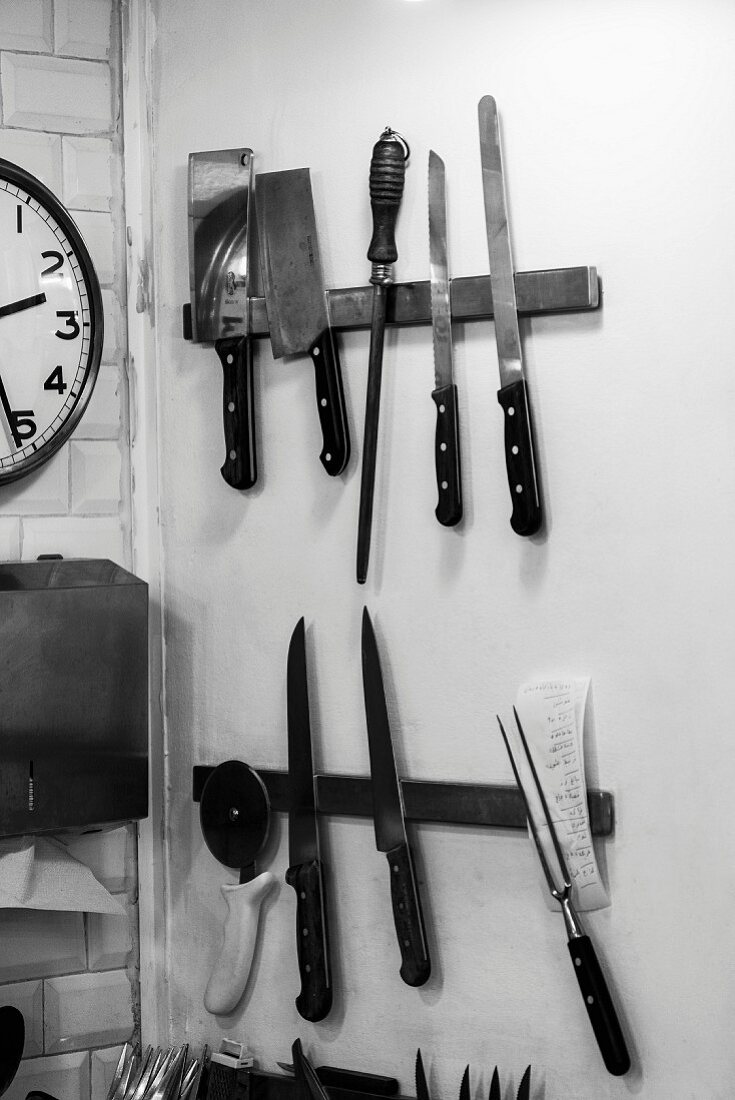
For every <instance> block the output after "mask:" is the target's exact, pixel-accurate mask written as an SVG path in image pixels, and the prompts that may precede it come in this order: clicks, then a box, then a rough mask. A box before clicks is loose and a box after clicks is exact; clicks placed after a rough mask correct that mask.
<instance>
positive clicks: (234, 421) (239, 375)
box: [214, 336, 258, 489]
mask: <svg viewBox="0 0 735 1100" xmlns="http://www.w3.org/2000/svg"><path fill="white" fill-rule="evenodd" d="M214 346H215V350H216V352H217V354H218V355H219V358H220V362H221V363H222V371H223V373H224V384H223V390H222V416H223V419H224V428H225V461H224V464H223V466H222V471H221V472H222V477H223V478H224V479H225V481H226V482H227V484H228V485H231V486H232V488H233V489H251V488H252V487H253V485H255V482H256V480H257V478H258V464H257V460H256V455H255V410H254V400H253V341H252V340H251V339H249V338H248V337H247V336H235V337H228V338H227V339H223V340H217V341H215V345H214Z"/></svg>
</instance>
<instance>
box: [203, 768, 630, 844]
mask: <svg viewBox="0 0 735 1100" xmlns="http://www.w3.org/2000/svg"><path fill="white" fill-rule="evenodd" d="M213 770H214V766H213V765H208V764H195V765H194V768H193V777H192V779H193V784H192V785H193V799H194V801H195V802H199V801H200V799H201V794H202V790H203V788H204V784H205V783H206V781H207V778H208V776H209V774H210V772H212V771H213ZM254 771H256V772H257V774H258V775H259V776H260V778H261V779H262V780H263V783H264V785H265V789H266V791H267V792H268V798H269V800H270V807H271V810H276V811H278V812H281V813H288V811H289V809H290V800H289V790H288V772H283V771H271V770H269V769H261V768H254ZM401 789H402V791H403V802H404V808H405V814H406V820H407V821H414V822H415V821H426V822H433V823H435V824H444V825H475V826H477V825H479V826H486V827H490V828H495V829H525V828H526V810H525V807H524V805H523V798H522V797H521V793H520V791H519V790H518V788H517V787H515V786H504V785H495V784H481V783H444V782H438V781H434V780H416V779H402V780H401ZM314 796H315V802H316V810H317V813H319V814H323V815H329V816H334V817H340V816H343V817H372V816H373V799H372V787H371V782H370V779H368V778H365V777H363V776H358V775H322V774H316V775H315V776H314ZM587 807H588V810H589V819H590V828H591V830H592V835H593V836H599V837H606V836H611V835H612V833H613V831H614V828H615V807H614V800H613V796H612V794H611V793H610V792H609V791H600V790H595V789H589V790H588V791H587Z"/></svg>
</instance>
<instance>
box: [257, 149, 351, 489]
mask: <svg viewBox="0 0 735 1100" xmlns="http://www.w3.org/2000/svg"><path fill="white" fill-rule="evenodd" d="M255 202H256V214H257V219H258V240H259V242H260V252H261V268H262V272H263V281H264V283H265V306H266V311H267V313H268V327H269V329H270V337H271V347H272V349H273V355H274V357H275V358H276V359H280V358H282V357H283V356H284V355H298V354H301V353H303V352H308V353H309V355H310V356H311V359H312V362H313V364H314V377H315V382H316V399H317V410H318V413H319V423H320V425H321V429H322V444H323V445H322V452H321V454H320V456H319V459H320V461H321V463H322V465H323V467H324V469H325V470H326V471H327V473H328V474H330V475H331V476H332V477H336V475H337V474H341V473H342V471H343V470H344V468H345V466H346V465H347V462H348V460H349V457H350V437H349V431H348V427H347V414H346V410H345V399H344V392H343V389H342V375H341V372H340V365H339V358H338V356H337V348H336V345H335V342H334V336H333V334H332V330H331V328H330V327H329V315H328V313H327V301H326V296H325V293H324V281H323V278H322V266H321V260H320V258H319V241H318V238H317V232H316V221H315V218H314V202H313V199H312V194H311V179H310V176H309V169H308V168H296V169H293V170H292V171H289V172H263V173H259V174H258V176H257V177H256V180H255Z"/></svg>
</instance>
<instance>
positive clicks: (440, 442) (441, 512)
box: [431, 385, 462, 527]
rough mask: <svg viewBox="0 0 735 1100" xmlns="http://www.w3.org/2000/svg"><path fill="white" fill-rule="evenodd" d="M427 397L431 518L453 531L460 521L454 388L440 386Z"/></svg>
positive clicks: (460, 472)
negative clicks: (431, 418) (432, 422)
mask: <svg viewBox="0 0 735 1100" xmlns="http://www.w3.org/2000/svg"><path fill="white" fill-rule="evenodd" d="M431 396H432V399H433V401H434V404H435V405H436V436H435V440H434V464H435V467H436V487H437V490H438V493H439V500H438V503H437V506H436V511H435V514H436V518H437V519H438V520H439V522H440V523H441V524H443V525H444V527H454V525H455V524H457V523H459V521H460V520H461V518H462V470H461V464H460V458H459V420H458V415H457V387H456V386H454V385H451V386H443V387H442V388H441V389H438V390H434V391H433V393H432V395H431Z"/></svg>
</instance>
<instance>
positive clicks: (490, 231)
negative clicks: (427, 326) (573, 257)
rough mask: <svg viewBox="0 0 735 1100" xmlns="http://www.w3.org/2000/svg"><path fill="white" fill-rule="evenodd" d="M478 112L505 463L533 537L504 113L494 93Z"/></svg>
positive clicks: (517, 513) (518, 520) (522, 524)
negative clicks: (505, 168)
mask: <svg viewBox="0 0 735 1100" xmlns="http://www.w3.org/2000/svg"><path fill="white" fill-rule="evenodd" d="M478 114H479V122H480V158H481V163H482V189H483V194H484V199H485V223H486V229H487V246H488V252H489V255H490V287H491V289H492V295H493V317H494V320H495V341H496V344H497V348H498V362H499V365H500V390H499V391H498V401H499V402H500V405H501V406H502V408H503V411H504V414H505V464H506V469H507V473H508V486H509V488H510V496H511V500H512V502H513V511H512V515H511V518H510V524H511V527H512V528H513V530H514V531H515V532H516V534H517V535H533V534H535V533H536V531H538V529H539V527H540V526H541V500H540V495H539V485H538V477H537V472H536V458H535V454H534V445H533V428H532V423H531V410H530V407H529V403H528V393H527V390H526V379H525V374H524V370H523V349H522V347H521V335H520V330H519V327H518V306H517V303H516V288H515V279H514V273H513V257H512V254H511V247H510V231H509V228H508V210H507V205H506V200H505V184H504V180H503V159H502V153H501V149H500V129H499V126H498V112H497V107H496V104H495V100H494V99H493V97H492V96H491V95H486V96H483V98H482V99H481V100H480V104H479V109H478Z"/></svg>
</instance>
